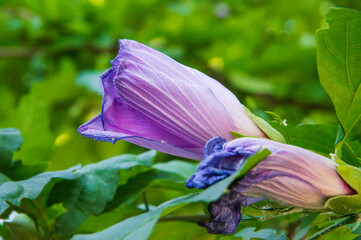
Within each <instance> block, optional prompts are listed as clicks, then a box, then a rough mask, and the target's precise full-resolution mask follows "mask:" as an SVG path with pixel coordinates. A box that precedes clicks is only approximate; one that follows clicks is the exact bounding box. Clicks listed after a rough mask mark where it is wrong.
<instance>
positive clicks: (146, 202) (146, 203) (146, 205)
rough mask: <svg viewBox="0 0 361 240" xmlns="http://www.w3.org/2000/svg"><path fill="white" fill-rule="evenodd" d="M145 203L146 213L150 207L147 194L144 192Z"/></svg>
mask: <svg viewBox="0 0 361 240" xmlns="http://www.w3.org/2000/svg"><path fill="white" fill-rule="evenodd" d="M142 195H143V202H144V206H145V211H146V212H149V205H148V200H147V196H146V195H145V192H143V194H142Z"/></svg>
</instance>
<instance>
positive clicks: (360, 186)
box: [325, 165, 361, 215]
mask: <svg viewBox="0 0 361 240" xmlns="http://www.w3.org/2000/svg"><path fill="white" fill-rule="evenodd" d="M337 172H338V173H339V174H340V175H341V177H342V178H343V179H344V180H345V181H346V182H347V183H348V184H349V185H350V186H351V187H352V188H353V189H355V190H356V192H357V194H355V195H345V196H338V197H333V198H330V199H328V200H327V202H326V203H325V207H328V208H330V209H331V210H332V211H334V212H336V213H339V214H342V215H345V214H351V213H358V212H360V211H361V181H360V179H361V169H359V168H356V167H353V166H350V165H340V166H338V167H337Z"/></svg>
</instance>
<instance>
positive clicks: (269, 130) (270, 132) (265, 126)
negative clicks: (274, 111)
mask: <svg viewBox="0 0 361 240" xmlns="http://www.w3.org/2000/svg"><path fill="white" fill-rule="evenodd" d="M244 110H246V112H247V114H248V116H249V117H250V118H251V119H252V120H253V122H254V123H255V124H256V125H257V126H258V127H259V128H260V129H261V130H262V131H263V132H264V133H265V134H266V135H267V136H268V137H269V138H270V139H272V140H274V141H277V142H281V143H286V140H285V138H284V137H283V135H282V134H281V133H280V132H278V131H277V130H276V129H274V128H273V127H272V126H271V125H270V124H269V123H268V122H266V121H265V120H264V119H263V118H260V117H258V116H256V115H254V114H253V113H252V112H251V111H250V110H249V109H248V108H246V107H244Z"/></svg>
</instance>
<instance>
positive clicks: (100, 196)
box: [49, 151, 156, 236]
mask: <svg viewBox="0 0 361 240" xmlns="http://www.w3.org/2000/svg"><path fill="white" fill-rule="evenodd" d="M155 154H156V152H155V151H148V152H145V153H143V154H140V155H132V154H124V155H120V156H117V157H113V158H110V159H107V160H104V161H101V162H99V163H95V164H90V165H87V166H85V167H83V168H81V169H79V170H77V173H79V174H80V175H81V177H80V178H78V179H77V180H76V181H68V182H61V183H59V184H57V185H56V186H55V187H54V189H53V191H52V193H51V199H50V200H49V202H57V201H62V202H63V204H64V207H65V208H66V209H67V210H68V211H67V212H66V213H64V214H62V215H61V216H60V217H59V218H58V219H57V223H56V229H57V232H58V233H59V234H60V235H64V236H71V235H72V234H74V233H75V232H76V230H77V229H78V228H79V226H80V225H81V224H82V223H83V222H84V220H85V219H86V218H87V217H88V215H89V214H93V215H99V214H101V213H102V212H103V211H104V209H105V206H106V204H107V203H108V202H110V201H111V200H112V199H113V198H114V196H115V193H116V190H117V186H118V182H119V174H120V171H121V170H128V169H131V168H134V167H137V166H147V167H149V166H150V165H151V163H152V161H153V158H154V156H155Z"/></svg>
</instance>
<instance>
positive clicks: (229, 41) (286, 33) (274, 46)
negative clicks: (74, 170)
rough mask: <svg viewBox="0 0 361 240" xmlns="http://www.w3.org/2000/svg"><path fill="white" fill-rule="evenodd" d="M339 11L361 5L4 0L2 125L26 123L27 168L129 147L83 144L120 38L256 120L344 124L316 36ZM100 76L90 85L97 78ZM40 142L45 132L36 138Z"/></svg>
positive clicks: (0, 20)
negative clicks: (201, 75) (211, 83)
mask: <svg viewBox="0 0 361 240" xmlns="http://www.w3.org/2000/svg"><path fill="white" fill-rule="evenodd" d="M332 6H345V7H351V8H355V9H361V3H360V2H359V1H323V0H312V1H311V0H302V1H296V2H293V3H292V4H291V3H290V2H289V1H288V0H273V1H269V0H267V1H266V0H230V1H192V0H186V1H164V0H142V1H134V0H122V1H115V0H113V1H112V0H77V1H63V0H51V1H48V0H40V1H35V0H7V1H1V2H0V36H1V37H0V76H1V77H0V86H1V88H0V100H1V103H2V104H0V127H15V128H18V129H19V130H20V131H21V133H22V136H23V137H24V145H23V147H22V151H21V152H20V153H18V154H16V157H17V158H21V159H22V160H23V161H24V162H34V161H35V162H44V161H47V162H49V163H50V169H54V170H58V169H65V168H67V167H70V166H72V165H74V164H75V163H83V164H84V163H90V162H96V161H99V160H100V159H104V158H107V157H110V156H113V155H116V154H119V153H123V152H134V153H139V152H140V151H141V149H140V148H138V147H135V146H132V145H131V144H128V143H126V142H118V143H116V147H113V146H112V145H110V144H108V143H99V142H95V141H92V140H90V139H85V138H81V137H80V136H79V134H78V133H77V132H76V129H77V127H78V126H79V125H80V124H81V123H83V122H85V121H87V120H89V119H91V118H92V117H94V116H95V115H96V114H98V113H99V111H100V104H101V96H100V95H99V88H98V84H97V76H99V74H100V73H101V72H102V71H104V70H105V69H107V68H109V66H110V64H109V60H111V59H113V58H114V57H115V55H116V52H117V48H118V44H117V40H118V39H120V38H128V39H133V40H136V41H139V42H142V43H145V44H147V45H149V46H151V47H154V48H156V49H158V50H160V51H162V52H164V53H165V54H168V55H169V56H171V57H173V58H175V59H176V60H178V61H180V62H182V63H184V64H186V65H189V66H191V67H194V68H196V69H199V70H201V71H203V72H205V73H207V74H208V75H210V76H212V77H214V78H216V79H217V80H219V81H220V82H221V83H223V84H224V85H225V86H226V87H228V88H229V89H230V90H231V91H232V92H234V93H235V94H236V95H237V96H238V97H239V98H240V100H241V101H242V102H243V103H244V104H245V105H246V106H247V107H249V108H250V109H251V110H252V111H253V112H255V113H256V114H259V115H261V116H262V117H267V116H266V115H265V114H264V113H263V110H269V111H273V112H277V113H278V114H279V115H280V116H281V117H283V118H285V117H286V113H287V121H288V123H291V124H294V125H296V124H299V123H328V124H334V123H336V119H335V116H334V110H333V108H332V104H331V101H330V99H329V98H328V96H327V94H326V93H325V91H324V90H323V88H322V87H321V85H320V83H319V81H318V76H317V71H316V39H315V30H316V29H317V28H319V27H320V26H324V25H325V23H324V20H323V19H324V17H323V15H324V14H325V13H326V12H327V11H328V9H329V8H330V7H332ZM86 79H87V80H88V82H87V81H86ZM34 136H36V137H34Z"/></svg>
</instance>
